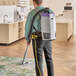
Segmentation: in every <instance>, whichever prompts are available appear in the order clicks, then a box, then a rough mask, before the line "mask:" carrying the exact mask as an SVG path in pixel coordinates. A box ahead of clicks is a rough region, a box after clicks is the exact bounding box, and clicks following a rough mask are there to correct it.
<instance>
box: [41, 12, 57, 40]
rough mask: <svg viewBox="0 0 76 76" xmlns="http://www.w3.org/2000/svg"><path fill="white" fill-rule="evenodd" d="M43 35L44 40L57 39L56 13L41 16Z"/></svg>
mask: <svg viewBox="0 0 76 76" xmlns="http://www.w3.org/2000/svg"><path fill="white" fill-rule="evenodd" d="M41 33H42V39H43V40H51V41H52V40H55V39H56V21H55V14H54V13H43V14H41Z"/></svg>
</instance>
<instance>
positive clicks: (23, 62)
mask: <svg viewBox="0 0 76 76" xmlns="http://www.w3.org/2000/svg"><path fill="white" fill-rule="evenodd" d="M28 47H29V46H27V48H26V50H25V53H24V58H23V61H22V65H24V64H25V63H28V62H25V58H26V54H27V50H28Z"/></svg>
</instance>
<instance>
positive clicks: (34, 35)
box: [32, 32, 42, 39]
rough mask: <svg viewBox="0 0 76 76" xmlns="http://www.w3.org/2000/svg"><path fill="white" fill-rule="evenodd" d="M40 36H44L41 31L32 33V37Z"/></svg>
mask: <svg viewBox="0 0 76 76" xmlns="http://www.w3.org/2000/svg"><path fill="white" fill-rule="evenodd" d="M38 37H42V35H41V32H33V33H32V39H33V38H38Z"/></svg>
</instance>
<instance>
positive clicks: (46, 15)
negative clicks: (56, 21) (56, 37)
mask: <svg viewBox="0 0 76 76" xmlns="http://www.w3.org/2000/svg"><path fill="white" fill-rule="evenodd" d="M41 16H45V17H50V14H47V13H43V14H41Z"/></svg>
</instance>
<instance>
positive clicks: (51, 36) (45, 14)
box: [28, 8, 56, 42]
mask: <svg viewBox="0 0 76 76" xmlns="http://www.w3.org/2000/svg"><path fill="white" fill-rule="evenodd" d="M38 15H39V16H40V18H41V36H42V40H51V41H52V40H55V39H56V21H55V14H54V13H53V12H50V10H49V8H44V9H42V10H39V11H38V12H37V13H36V14H35V15H34V17H33V19H32V22H31V29H30V31H29V35H28V42H30V41H31V36H32V29H35V30H36V28H35V27H34V26H33V24H34V21H35V19H36V17H37V16H38ZM36 33H40V32H38V31H37V30H36Z"/></svg>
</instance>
